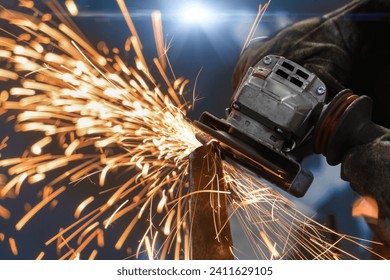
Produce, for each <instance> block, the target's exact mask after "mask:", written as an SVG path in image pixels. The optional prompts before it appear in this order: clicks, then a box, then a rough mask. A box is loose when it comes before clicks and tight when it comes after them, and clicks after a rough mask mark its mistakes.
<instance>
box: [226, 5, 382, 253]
mask: <svg viewBox="0 0 390 280" xmlns="http://www.w3.org/2000/svg"><path fill="white" fill-rule="evenodd" d="M389 14H390V1H388V0H362V1H352V2H351V3H350V4H348V5H346V6H344V7H342V8H340V9H338V10H337V11H334V12H332V13H330V14H327V15H325V16H323V17H320V18H312V19H308V20H304V21H301V22H298V23H295V24H293V25H291V26H289V27H287V28H285V29H283V30H282V31H280V32H279V33H278V34H276V35H275V36H274V37H272V38H271V39H270V40H268V41H266V42H264V41H254V42H252V43H251V44H250V45H249V47H248V48H247V49H246V50H245V52H244V53H243V55H242V56H241V58H240V60H239V62H238V64H237V66H236V70H235V73H234V80H233V87H234V88H235V87H236V86H237V84H238V83H239V81H240V80H241V78H242V76H243V75H244V74H245V72H246V69H248V67H249V66H252V65H254V64H255V63H256V62H257V61H259V60H260V58H262V57H264V56H266V55H268V54H276V55H281V56H284V57H286V58H288V59H290V60H292V61H294V62H296V63H298V64H300V65H302V66H303V67H305V68H306V69H308V70H309V71H311V72H313V73H315V74H316V75H317V76H318V77H319V78H320V79H321V80H322V81H323V82H324V83H325V84H326V86H327V91H328V98H329V100H330V99H332V98H333V97H334V96H335V95H336V94H337V93H338V92H339V91H341V90H342V89H345V88H350V89H352V90H353V91H354V92H355V93H356V94H364V95H368V96H370V97H371V98H372V99H373V121H374V122H375V123H378V124H380V125H382V126H385V127H390V117H389V114H388V107H389V105H390V43H389V42H388V38H387V34H388V32H389V30H390V18H389ZM389 140H390V135H385V136H384V137H382V138H380V139H376V140H374V141H373V142H372V143H369V144H367V145H364V146H358V147H355V148H353V149H351V150H349V151H347V152H346V156H345V158H344V159H343V161H342V166H341V167H342V178H343V179H345V180H347V181H349V182H350V183H351V186H352V188H353V189H354V190H355V191H356V192H358V193H359V194H361V195H370V196H372V197H374V198H375V199H376V200H377V202H378V206H379V218H380V219H379V221H378V224H377V225H376V227H375V230H376V232H377V233H378V235H380V238H381V240H382V241H383V242H385V243H387V245H388V246H390V141H389Z"/></svg>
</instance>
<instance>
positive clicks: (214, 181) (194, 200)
mask: <svg viewBox="0 0 390 280" xmlns="http://www.w3.org/2000/svg"><path fill="white" fill-rule="evenodd" d="M189 160H190V191H191V192H193V193H194V194H193V195H192V197H191V202H190V203H191V208H190V211H191V212H190V217H191V235H190V238H191V245H192V246H191V258H192V259H193V260H231V259H233V254H232V246H233V242H232V237H231V232H230V224H229V214H228V208H227V202H226V196H227V194H226V183H225V181H224V178H223V170H222V159H221V156H220V152H219V148H218V144H217V142H211V143H209V144H207V145H204V146H201V147H199V148H197V149H196V150H195V151H193V152H192V154H191V155H190V158H189ZM224 192H225V193H224Z"/></svg>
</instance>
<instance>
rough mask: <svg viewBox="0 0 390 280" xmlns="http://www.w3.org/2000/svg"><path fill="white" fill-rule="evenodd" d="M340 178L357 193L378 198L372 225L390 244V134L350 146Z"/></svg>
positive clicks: (383, 239) (381, 238) (382, 239)
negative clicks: (375, 216)
mask: <svg viewBox="0 0 390 280" xmlns="http://www.w3.org/2000/svg"><path fill="white" fill-rule="evenodd" d="M341 178H343V179H344V180H347V181H349V182H350V184H351V187H352V188H353V189H354V190H355V191H356V192H357V193H359V194H361V195H364V196H369V197H373V198H375V200H376V202H377V203H378V210H379V213H378V214H379V215H378V216H379V217H378V219H377V220H376V221H374V223H373V224H372V227H374V230H375V233H376V234H377V235H378V238H379V239H380V240H381V241H382V242H384V243H385V244H386V245H387V246H388V247H390V234H389V233H390V133H388V134H385V135H384V136H382V137H380V138H378V139H376V140H374V141H373V142H371V143H369V144H366V145H361V146H357V147H355V148H353V149H351V150H350V151H349V152H348V153H347V155H346V157H345V158H344V160H343V163H342V171H341Z"/></svg>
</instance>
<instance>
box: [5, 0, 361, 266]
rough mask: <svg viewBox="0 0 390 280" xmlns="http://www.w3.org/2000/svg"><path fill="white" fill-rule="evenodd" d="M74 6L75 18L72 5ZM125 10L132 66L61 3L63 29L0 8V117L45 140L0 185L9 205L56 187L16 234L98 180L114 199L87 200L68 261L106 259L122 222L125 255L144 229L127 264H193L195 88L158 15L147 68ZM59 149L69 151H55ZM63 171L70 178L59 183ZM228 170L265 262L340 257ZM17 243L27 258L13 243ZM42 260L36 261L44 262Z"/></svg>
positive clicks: (61, 240)
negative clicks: (95, 39) (28, 188)
mask: <svg viewBox="0 0 390 280" xmlns="http://www.w3.org/2000/svg"><path fill="white" fill-rule="evenodd" d="M66 2H67V7H68V9H70V10H71V12H72V15H76V14H77V6H75V3H74V1H66ZM118 4H119V6H120V9H121V10H122V12H123V13H124V16H125V19H126V22H127V23H128V25H129V29H130V32H131V36H130V37H129V39H128V40H126V44H125V51H126V52H132V55H133V58H134V61H133V64H132V65H127V64H126V63H125V62H124V61H123V60H122V59H121V56H120V53H119V50H117V49H115V50H114V51H113V53H114V54H113V55H111V56H112V57H113V58H112V59H111V58H109V57H110V50H109V49H108V47H107V45H106V44H104V43H100V44H99V46H98V49H99V50H101V51H102V52H103V53H104V55H102V54H101V53H100V52H98V51H96V50H95V48H94V47H93V46H91V44H90V43H88V41H87V39H86V38H85V37H84V36H83V35H82V34H80V33H79V32H78V31H77V29H75V28H74V27H73V25H74V24H73V23H72V21H71V19H70V18H69V17H66V16H65V15H66V13H65V11H63V10H61V6H60V5H59V4H58V3H57V2H55V1H48V6H49V8H50V9H51V10H52V11H53V12H54V14H55V15H57V16H58V17H60V18H59V19H60V20H61V23H59V24H56V23H55V22H54V20H53V19H52V16H51V15H48V14H42V13H41V12H40V11H38V10H37V9H36V8H34V6H33V2H32V1H21V2H20V5H21V6H23V7H28V8H29V9H30V10H31V11H33V13H34V14H35V17H33V16H31V11H30V12H29V10H27V11H25V12H23V13H22V12H17V11H10V10H7V9H5V8H3V7H0V18H2V19H3V21H2V26H3V25H4V26H5V27H1V28H0V30H1V31H0V79H1V80H2V81H4V82H6V83H5V85H6V86H8V88H7V89H5V90H4V91H2V93H1V95H0V103H1V113H5V114H8V115H10V117H9V118H11V119H12V118H13V117H14V116H15V117H16V120H15V121H16V124H15V129H16V130H17V131H21V132H40V133H41V134H40V135H41V138H40V139H39V140H38V141H36V142H35V143H31V146H30V148H29V149H27V150H26V151H24V153H23V154H22V155H21V156H20V157H17V158H2V159H1V161H0V166H1V167H4V168H7V170H8V173H9V175H10V176H11V177H10V179H9V180H8V182H6V183H4V184H3V185H2V186H1V188H0V198H2V199H5V198H7V197H8V196H10V195H11V194H13V195H14V194H16V195H17V194H19V193H20V190H21V188H22V187H23V185H25V184H27V183H29V184H34V183H40V182H42V181H43V180H47V181H48V183H46V182H45V184H44V185H45V186H44V187H43V188H42V190H41V191H40V192H39V193H40V198H41V201H40V202H39V203H37V204H35V205H34V206H32V207H31V209H29V211H28V212H27V213H26V214H25V215H24V216H23V217H20V219H19V221H18V222H17V223H16V229H17V230H18V231H23V229H24V227H25V224H26V223H28V222H32V219H34V218H35V215H36V214H37V213H38V212H41V211H44V209H45V208H47V207H49V205H51V206H55V205H56V204H57V203H56V202H57V201H58V200H60V199H61V196H62V195H63V194H64V193H66V191H67V190H68V189H69V188H70V187H72V188H81V186H82V184H83V181H84V180H85V179H86V178H93V175H94V174H96V175H97V176H98V180H97V181H98V184H99V185H100V194H101V195H102V194H104V195H108V198H107V199H106V200H104V201H103V202H99V199H97V197H95V196H93V195H92V196H91V195H90V194H88V195H87V196H85V198H84V199H83V200H82V202H81V203H80V204H79V205H78V207H76V209H75V212H74V216H75V219H76V221H75V222H74V223H73V224H71V225H69V226H67V227H65V228H63V229H59V230H58V233H53V236H52V238H50V239H49V240H47V242H46V243H45V244H46V245H50V244H55V245H56V247H57V250H58V253H59V257H60V258H61V259H66V258H70V259H74V258H80V257H81V258H90V259H94V258H95V257H96V256H97V255H98V250H97V248H95V247H92V246H91V244H92V243H95V241H96V244H97V247H102V246H105V242H104V240H105V235H106V234H107V233H108V232H109V231H111V230H114V229H116V225H117V222H119V221H120V222H121V223H125V225H126V226H125V228H124V229H123V231H121V232H120V234H119V237H118V239H117V241H116V243H115V245H114V247H115V249H122V248H125V247H126V245H125V244H126V243H128V242H129V240H130V239H131V235H132V234H133V231H134V229H135V228H137V226H138V225H145V224H146V228H147V230H146V231H145V232H144V234H142V235H141V237H140V239H139V244H138V246H136V249H135V250H129V255H130V256H129V257H133V256H134V257H139V256H140V254H141V253H145V254H146V255H147V256H148V257H149V258H161V259H164V258H167V257H168V256H170V257H174V258H176V259H179V258H189V251H190V248H189V244H190V240H189V239H190V234H189V232H190V231H191V229H190V222H189V205H188V204H189V203H188V201H189V199H190V198H191V195H192V194H191V193H190V192H189V190H188V182H187V175H188V164H189V163H188V156H189V154H190V153H191V152H193V151H194V150H195V149H196V148H197V147H199V146H201V145H202V144H201V143H200V142H199V141H198V140H197V139H196V137H195V134H196V129H195V127H194V126H193V125H192V123H191V122H190V121H188V120H187V119H186V117H185V115H186V112H187V111H188V110H190V109H191V107H192V104H191V102H188V103H187V102H186V100H185V98H184V93H185V92H186V90H185V87H186V85H188V83H189V81H188V80H187V79H184V78H182V77H179V78H177V79H176V78H175V75H174V74H173V71H171V73H166V72H165V69H166V68H167V65H169V69H171V67H170V63H169V60H168V59H167V55H166V50H164V49H163V47H162V35H161V33H162V27H161V26H159V24H160V25H161V19H159V18H157V19H156V14H155V18H154V30H155V32H157V33H158V34H156V38H159V39H158V42H157V48H158V54H159V58H158V59H157V58H156V59H154V60H153V62H154V66H153V67H149V66H148V65H147V62H146V59H145V58H144V56H143V53H142V45H141V42H140V39H139V37H138V34H137V32H136V30H135V27H134V24H133V22H132V20H131V17H130V14H129V13H128V10H127V8H126V6H125V4H124V1H120V0H118ZM75 7H76V9H75ZM157 17H158V15H157ZM11 30H12V31H11ZM162 56H164V57H165V58H164V59H163V57H162ZM153 72H157V75H155V76H153V75H152V73H153ZM171 76H173V80H172V78H170V77H171ZM159 80H161V81H163V83H161V84H160V83H159V82H158V81H159ZM5 111H8V112H5ZM53 145H56V146H58V148H59V150H56V152H53V151H51V147H52V146H53ZM55 171H61V172H62V173H61V174H60V175H59V176H57V177H55V178H53V176H52V174H53V173H55ZM224 172H225V180H226V182H227V183H228V185H229V188H230V190H229V193H224V195H227V197H228V199H229V200H230V205H231V208H232V210H233V211H232V215H237V216H238V218H239V219H241V222H242V224H243V228H244V229H245V230H246V232H247V235H248V238H249V239H250V240H251V242H252V244H253V248H254V250H255V251H256V252H257V253H258V256H259V258H290V257H291V254H290V253H291V252H292V253H294V254H293V255H294V257H296V258H303V257H305V256H306V255H304V254H303V253H302V251H301V249H302V248H304V249H305V250H306V251H305V252H307V251H308V252H309V253H310V255H311V257H312V258H336V257H337V255H336V254H335V253H332V250H331V249H332V247H335V246H336V245H337V244H329V243H327V242H326V241H323V236H322V235H321V234H320V232H322V231H323V232H326V231H329V230H327V229H326V228H325V227H323V226H321V225H318V224H316V223H315V222H314V221H312V220H310V219H308V218H306V217H305V216H304V215H303V214H299V213H298V212H297V211H296V210H294V209H293V207H292V205H291V203H288V201H287V200H286V199H284V198H283V197H282V196H280V195H279V194H277V193H276V192H273V191H271V190H270V189H269V188H268V187H267V186H263V185H260V183H259V182H257V181H256V180H255V179H254V178H252V177H250V175H248V174H246V172H247V171H243V170H238V169H235V168H233V167H232V166H231V165H229V164H227V163H226V164H225V165H224ZM112 174H114V175H115V176H117V175H122V178H123V177H124V178H125V179H124V182H123V183H121V184H120V185H118V186H112V185H111V184H110V182H107V181H108V176H110V175H112ZM123 174H125V175H123ZM239 178H243V179H239ZM91 180H92V179H91ZM96 188H99V187H98V186H96ZM229 194H230V195H229ZM91 209H92V210H91ZM0 210H1V211H0V216H2V217H6V218H9V215H10V213H9V212H8V210H6V209H5V208H4V207H2V208H0ZM216 217H218V215H217V216H216ZM286 217H287V218H286ZM0 218H1V217H0ZM249 223H252V224H254V229H253V228H251V227H249V226H248V224H249ZM304 230H305V231H304ZM218 234H219V233H218V232H216V236H218ZM340 238H342V239H347V240H349V241H351V242H356V241H355V239H353V238H347V237H343V236H341V235H340ZM9 240H10V247H11V249H12V252H13V253H14V254H15V253H16V254H17V252H18V250H17V249H16V245H15V244H16V243H15V242H14V239H13V238H10V239H9ZM283 240H284V241H283ZM259 244H260V245H259ZM298 245H299V246H298ZM91 247H92V248H91ZM19 250H20V249H19ZM44 256H45V253H44V252H40V253H39V254H37V258H38V259H41V258H43V257H44Z"/></svg>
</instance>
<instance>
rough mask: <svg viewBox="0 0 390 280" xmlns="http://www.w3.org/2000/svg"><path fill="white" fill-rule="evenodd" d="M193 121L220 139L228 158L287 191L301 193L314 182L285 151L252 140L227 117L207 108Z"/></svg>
mask: <svg viewBox="0 0 390 280" xmlns="http://www.w3.org/2000/svg"><path fill="white" fill-rule="evenodd" d="M194 124H195V125H196V126H197V127H198V128H199V129H200V130H201V131H202V132H203V133H205V134H206V135H208V136H209V137H211V138H212V139H215V140H217V141H219V143H220V146H221V148H222V156H223V157H224V159H225V160H227V161H233V162H235V163H239V164H241V165H243V166H245V167H246V168H248V169H249V170H251V171H253V172H254V173H256V174H257V175H258V176H260V177H262V178H264V179H265V180H266V181H268V182H270V183H272V184H274V185H276V186H277V187H279V188H281V189H283V190H284V191H286V192H288V193H290V194H292V195H294V196H296V197H302V196H303V195H304V194H305V193H306V191H307V189H308V188H309V186H310V185H311V183H312V181H313V175H312V174H311V172H310V171H308V170H306V169H304V168H302V166H301V165H300V164H299V163H298V162H296V161H295V160H294V159H292V158H291V157H289V156H287V155H285V154H282V153H280V152H278V151H274V150H272V149H270V148H268V147H267V146H265V145H261V144H259V143H251V141H250V139H247V138H246V136H245V135H240V133H239V132H238V131H236V130H234V128H233V127H231V126H230V124H229V123H227V122H226V121H225V120H221V119H218V118H216V117H214V116H213V115H211V114H209V113H207V112H205V113H203V114H202V116H201V117H200V120H199V121H195V122H194ZM200 137H201V136H200Z"/></svg>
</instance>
